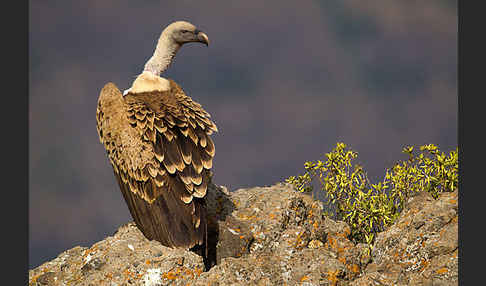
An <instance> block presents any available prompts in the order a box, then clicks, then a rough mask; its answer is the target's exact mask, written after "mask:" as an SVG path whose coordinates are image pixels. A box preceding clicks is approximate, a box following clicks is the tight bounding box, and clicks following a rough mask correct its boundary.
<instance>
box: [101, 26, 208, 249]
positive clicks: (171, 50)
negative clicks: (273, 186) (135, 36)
mask: <svg viewBox="0 0 486 286" xmlns="http://www.w3.org/2000/svg"><path fill="white" fill-rule="evenodd" d="M191 42H199V43H203V44H205V45H206V46H208V45H209V40H208V37H207V35H206V34H205V33H203V32H201V31H200V30H198V29H197V28H196V27H195V26H194V25H193V24H191V23H189V22H185V21H177V22H174V23H172V24H170V25H168V26H167V27H166V28H165V29H164V30H163V31H162V34H161V35H160V38H159V40H158V42H157V46H156V49H155V52H154V54H153V55H152V57H151V58H150V59H149V60H148V61H147V63H146V64H145V67H144V70H143V72H142V73H141V74H139V75H138V76H137V77H136V79H135V80H134V82H133V83H132V85H131V87H130V88H129V89H127V90H125V91H124V92H123V93H122V92H121V91H120V90H119V89H118V88H117V87H116V85H115V84H113V83H111V82H109V83H107V84H106V85H105V86H104V87H103V89H102V90H101V92H100V95H99V98H98V106H97V110H96V123H97V124H96V125H97V126H96V127H97V130H98V135H99V139H100V141H101V143H102V144H103V145H104V147H105V149H106V153H107V156H108V159H109V162H110V164H111V166H112V167H113V172H114V174H115V178H116V180H117V182H118V185H119V187H120V190H121V193H122V194H123V197H124V199H125V201H126V203H127V205H128V209H129V211H130V214H131V215H132V217H133V219H134V221H135V224H136V225H137V227H138V228H139V229H140V231H141V232H142V233H143V235H144V236H145V237H146V238H147V239H149V240H157V241H159V242H160V243H161V244H162V245H165V246H168V247H172V248H185V249H190V248H196V247H198V248H199V249H202V251H201V255H202V256H203V257H204V256H205V255H206V256H207V251H208V250H207V217H206V215H207V211H206V202H205V196H206V192H207V187H208V183H209V182H210V179H211V173H210V169H211V167H212V160H213V157H214V143H213V141H212V140H211V138H210V135H211V134H212V133H213V132H217V131H218V129H217V127H216V125H215V124H214V122H213V121H212V120H211V119H210V115H209V113H208V112H206V111H205V110H204V109H203V108H202V107H201V105H200V104H199V103H197V102H196V101H194V100H192V99H191V98H190V97H189V96H187V95H186V94H185V93H184V91H183V90H182V88H181V87H180V86H179V85H178V84H177V83H175V82H174V81H173V80H171V79H165V78H163V77H161V76H160V74H161V73H162V72H164V71H165V70H166V69H167V68H168V67H169V65H170V64H171V62H172V60H173V58H174V56H175V55H176V53H177V51H178V50H179V49H180V48H181V46H182V45H183V44H185V43H191Z"/></svg>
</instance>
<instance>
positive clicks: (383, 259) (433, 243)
mask: <svg viewBox="0 0 486 286" xmlns="http://www.w3.org/2000/svg"><path fill="white" fill-rule="evenodd" d="M457 259H458V224H457V191H455V192H452V193H444V194H442V195H441V196H440V197H439V198H438V199H437V200H434V199H433V198H432V197H431V196H430V195H429V194H428V193H426V192H422V193H420V194H419V195H417V196H415V197H413V198H411V199H410V200H409V202H408V203H407V205H406V206H405V208H404V210H403V212H402V213H401V214H400V217H399V218H398V220H397V221H396V223H395V224H393V225H392V226H391V227H390V228H389V229H388V230H386V231H384V232H382V233H380V234H378V236H377V238H376V242H375V245H374V248H373V251H372V260H373V262H372V263H370V264H369V265H368V266H367V267H366V269H365V271H364V273H363V275H362V276H361V277H360V278H359V279H357V280H355V281H353V283H352V285H373V283H376V282H378V283H382V284H384V285H458V261H457ZM373 281H374V282H373Z"/></svg>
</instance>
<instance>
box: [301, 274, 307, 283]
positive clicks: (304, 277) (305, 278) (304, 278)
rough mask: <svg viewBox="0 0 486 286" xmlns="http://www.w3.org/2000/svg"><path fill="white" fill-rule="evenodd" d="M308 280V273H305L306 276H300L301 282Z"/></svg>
mask: <svg viewBox="0 0 486 286" xmlns="http://www.w3.org/2000/svg"><path fill="white" fill-rule="evenodd" d="M306 280H309V276H307V275H304V276H302V278H300V282H304V281H306Z"/></svg>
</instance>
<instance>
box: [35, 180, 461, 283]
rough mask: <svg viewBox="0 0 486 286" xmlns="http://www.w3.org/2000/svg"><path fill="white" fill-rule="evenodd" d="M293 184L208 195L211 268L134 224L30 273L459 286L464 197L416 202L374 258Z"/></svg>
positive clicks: (47, 279)
mask: <svg viewBox="0 0 486 286" xmlns="http://www.w3.org/2000/svg"><path fill="white" fill-rule="evenodd" d="M322 213H323V207H322V203H321V202H319V201H315V200H313V199H312V198H311V197H310V196H309V195H306V194H302V193H299V192H296V191H294V189H293V188H292V187H291V186H290V185H287V184H276V185H273V186H270V187H256V188H249V189H239V190H236V191H234V192H231V193H230V192H228V191H227V190H226V188H224V187H218V186H215V185H211V186H210V187H209V188H208V241H209V253H210V256H211V258H212V261H213V263H212V264H211V265H210V266H212V267H211V268H210V269H208V270H207V271H206V272H204V270H205V267H204V263H203V261H202V259H201V257H200V256H198V255H196V254H195V253H194V252H191V251H187V250H183V249H170V248H167V247H164V246H162V245H160V243H158V242H156V241H148V240H147V239H146V238H145V237H144V236H143V235H142V233H141V232H140V231H139V230H138V229H137V228H136V226H135V225H134V224H133V223H129V224H126V225H123V226H121V227H120V228H119V229H118V231H117V232H116V233H115V234H114V235H113V236H109V237H107V238H105V239H104V240H102V241H100V242H98V243H95V244H94V245H92V246H91V247H90V248H86V247H79V246H77V247H74V248H72V249H70V250H67V251H65V252H63V253H61V254H60V255H59V256H58V257H57V258H55V259H54V260H52V261H50V262H46V263H44V264H42V265H41V266H39V267H37V268H35V269H33V270H30V271H29V285H154V286H155V285H187V284H190V285H377V283H382V284H383V285H395V284H396V285H457V271H458V270H457V268H458V266H457V253H458V248H457V245H458V244H457V231H458V230H457V191H456V192H454V193H446V194H443V195H442V196H441V197H439V199H438V200H434V199H433V198H432V197H430V195H428V194H427V193H423V194H420V195H418V196H415V197H413V198H412V199H411V200H410V201H409V202H408V203H407V205H406V206H405V208H404V210H403V212H402V214H401V215H400V216H399V218H398V220H397V222H396V223H395V224H394V225H392V226H391V227H390V228H389V229H387V230H386V231H384V232H382V233H380V234H379V235H378V236H377V239H376V243H375V245H374V248H373V251H371V252H369V248H368V246H367V245H366V244H363V243H360V244H355V243H353V242H352V241H350V240H349V238H348V236H349V235H350V233H351V229H350V227H349V226H348V225H347V224H346V223H344V222H342V221H334V220H332V219H329V218H327V217H325V216H323V215H322Z"/></svg>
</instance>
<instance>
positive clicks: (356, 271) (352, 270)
mask: <svg viewBox="0 0 486 286" xmlns="http://www.w3.org/2000/svg"><path fill="white" fill-rule="evenodd" d="M348 269H349V270H351V272H354V273H359V270H360V269H359V266H358V265H357V264H354V263H353V264H351V265H350V266H349V267H348Z"/></svg>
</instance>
